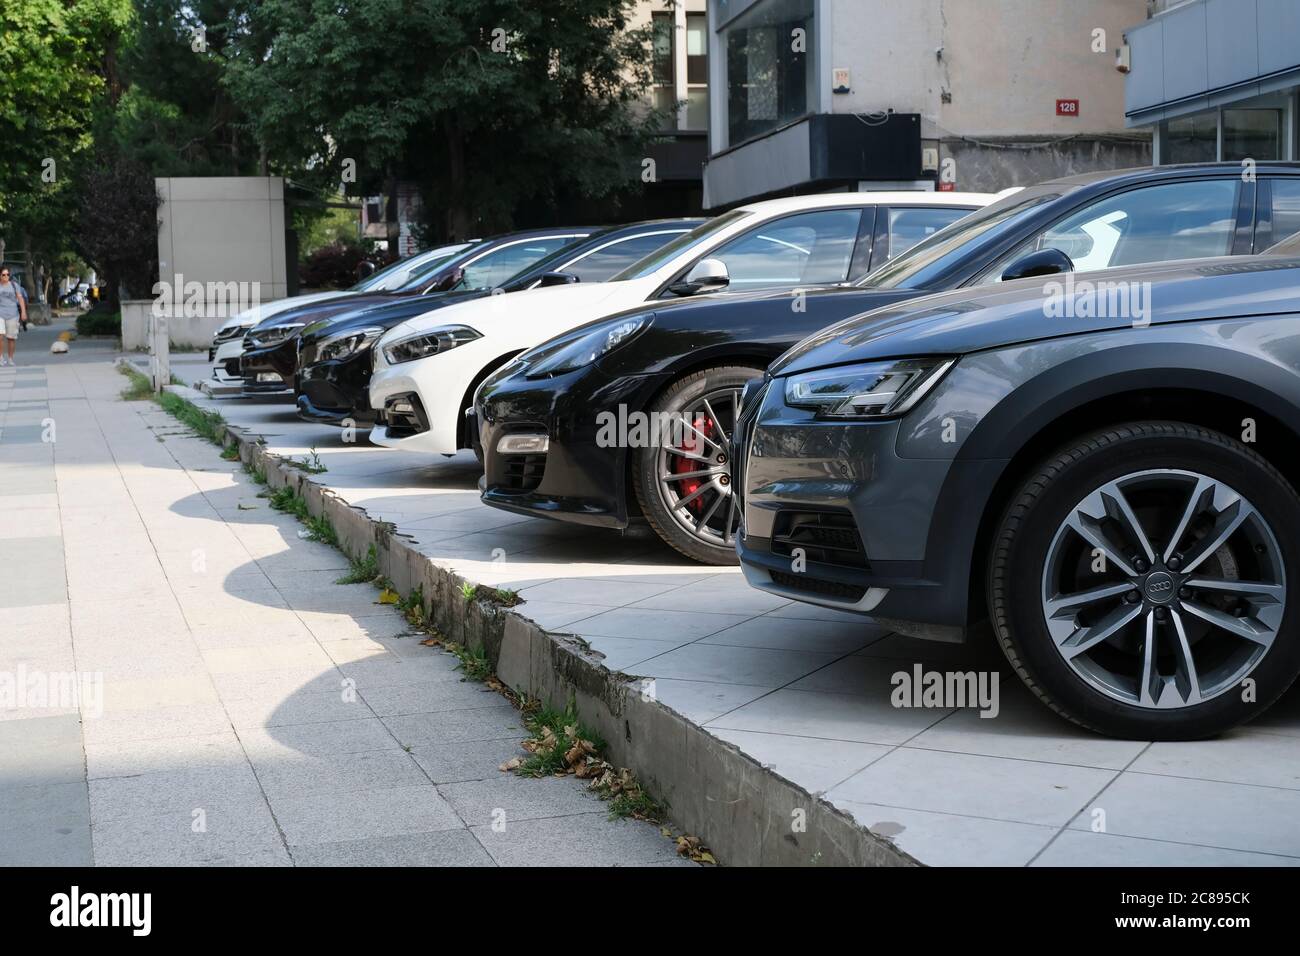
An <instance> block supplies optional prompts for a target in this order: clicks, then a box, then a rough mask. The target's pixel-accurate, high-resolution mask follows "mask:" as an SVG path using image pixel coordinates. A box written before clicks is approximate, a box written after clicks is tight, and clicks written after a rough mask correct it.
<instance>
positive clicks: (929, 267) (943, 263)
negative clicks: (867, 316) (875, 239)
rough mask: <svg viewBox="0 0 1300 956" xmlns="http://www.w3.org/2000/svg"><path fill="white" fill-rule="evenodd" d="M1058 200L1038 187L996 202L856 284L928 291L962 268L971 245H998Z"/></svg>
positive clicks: (869, 286) (963, 218)
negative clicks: (941, 279) (976, 243)
mask: <svg viewBox="0 0 1300 956" xmlns="http://www.w3.org/2000/svg"><path fill="white" fill-rule="evenodd" d="M1058 198H1060V193H1059V192H1056V191H1054V190H1053V188H1052V187H1050V186H1040V187H1035V188H1032V189H1026V190H1022V191H1021V192H1018V193H1015V194H1014V195H1012V196H1008V197H1006V198H1004V199H999V200H998V201H997V202H995V203H993V204H992V205H989V206H985V207H984V208H983V209H981V210H979V211H978V212H973V213H971V214H970V215H968V216H963V217H962V218H961V219H958V220H957V221H956V222H954V223H953V224H952V225H950V226H948V227H947V228H946V229H940V230H939V231H938V232H936V233H935V234H934V235H932V236H930V238H928V239H923V240H921V241H920V242H918V243H917V244H916V245H914V246H913V247H912V248H911V249H908V250H907V251H906V252H904V253H903V254H902V255H900V256H898V257H897V258H896V259H894V260H893V261H891V262H887V263H885V265H884V266H882V267H881V268H879V269H873V270H872V271H871V272H870V273H868V275H867V277H866V278H865V279H862V280H860V281H859V282H858V283H857V284H858V286H860V287H861V288H863V289H925V288H928V287H929V285H930V283H932V282H934V281H935V280H937V279H938V278H940V277H942V276H944V275H947V274H948V272H949V270H951V269H953V268H956V267H959V266H960V265H961V263H962V262H963V261H964V260H965V259H966V258H967V256H968V250H969V247H970V245H971V244H972V243H975V242H981V243H992V244H996V243H998V242H999V241H1001V239H1002V238H1003V237H1004V236H1006V235H1007V234H1008V233H1013V232H1018V231H1019V229H1020V227H1021V224H1022V223H1023V222H1024V221H1025V220H1026V219H1027V218H1029V217H1030V216H1033V215H1034V214H1035V212H1036V211H1037V208H1038V207H1039V206H1040V205H1042V204H1043V203H1046V202H1051V201H1052V200H1054V199H1058Z"/></svg>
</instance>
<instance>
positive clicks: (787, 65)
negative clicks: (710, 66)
mask: <svg viewBox="0 0 1300 956" xmlns="http://www.w3.org/2000/svg"><path fill="white" fill-rule="evenodd" d="M812 37H813V0H762V2H760V3H757V4H755V5H754V7H753V8H752V9H750V10H749V11H747V12H746V13H745V14H744V15H743V16H741V17H740V18H739V19H737V20H736V21H735V22H734V23H732V24H731V25H730V26H729V27H727V29H726V31H725V40H724V43H723V49H725V51H726V57H727V63H726V71H727V133H728V144H729V145H731V146H735V145H737V144H739V143H742V142H744V141H745V140H747V139H753V138H754V137H755V136H760V135H762V134H763V133H767V132H770V131H771V130H774V129H776V128H777V127H780V126H784V125H786V124H787V123H790V122H792V121H794V120H796V119H798V118H800V117H801V116H804V115H806V114H807V113H808V112H809V111H810V109H811V108H812V105H813V104H814V103H815V101H816V96H815V85H814V84H815V81H816V78H815V76H814V71H813V67H812V63H811V62H810V51H811V49H812V46H811V44H812Z"/></svg>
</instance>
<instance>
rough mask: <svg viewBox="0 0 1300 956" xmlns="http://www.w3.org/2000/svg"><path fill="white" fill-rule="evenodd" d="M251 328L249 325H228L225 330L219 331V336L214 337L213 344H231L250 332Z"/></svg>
mask: <svg viewBox="0 0 1300 956" xmlns="http://www.w3.org/2000/svg"><path fill="white" fill-rule="evenodd" d="M250 328H251V326H248V325H227V326H225V327H224V328H220V329H217V334H216V335H215V336H213V338H212V341H213V344H216V345H220V344H221V343H222V342H229V341H231V340H232V339H236V338H238V337H239V336H241V335H244V334H245V333H247V332H248V330H249V329H250Z"/></svg>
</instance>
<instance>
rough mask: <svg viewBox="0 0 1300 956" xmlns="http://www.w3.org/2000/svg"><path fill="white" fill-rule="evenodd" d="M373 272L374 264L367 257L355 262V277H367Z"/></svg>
mask: <svg viewBox="0 0 1300 956" xmlns="http://www.w3.org/2000/svg"><path fill="white" fill-rule="evenodd" d="M374 274H375V264H374V263H373V262H371V261H370V260H369V259H362V260H361V261H360V262H358V263H357V279H358V280H360V279H368V278H369V277H370V276H372V275H374Z"/></svg>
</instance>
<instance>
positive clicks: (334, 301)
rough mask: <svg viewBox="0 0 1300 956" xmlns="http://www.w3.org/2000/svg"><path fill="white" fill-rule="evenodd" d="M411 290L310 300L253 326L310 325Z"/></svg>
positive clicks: (404, 295)
mask: <svg viewBox="0 0 1300 956" xmlns="http://www.w3.org/2000/svg"><path fill="white" fill-rule="evenodd" d="M414 295H415V293H412V292H347V293H344V294H342V295H338V296H335V297H333V298H331V299H326V300H324V301H321V302H311V303H308V304H306V305H301V306H298V307H296V308H292V309H286V310H285V311H283V312H280V313H278V314H276V315H272V316H270V317H269V318H266V319H263V320H262V321H261V322H259V323H258V324H257V325H255V326H254V327H253V328H254V330H257V329H269V328H275V327H276V326H281V325H310V324H311V323H313V322H317V321H320V320H321V319H325V318H329V317H331V316H335V315H338V314H340V313H342V312H350V311H352V310H353V309H357V308H361V307H362V306H372V305H381V304H383V303H385V302H397V301H401V300H402V299H405V298H409V297H413V296H414Z"/></svg>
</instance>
